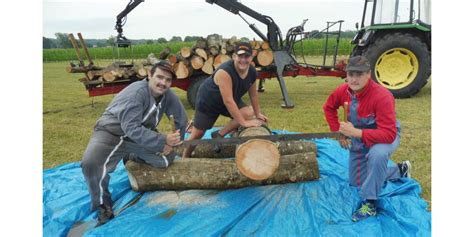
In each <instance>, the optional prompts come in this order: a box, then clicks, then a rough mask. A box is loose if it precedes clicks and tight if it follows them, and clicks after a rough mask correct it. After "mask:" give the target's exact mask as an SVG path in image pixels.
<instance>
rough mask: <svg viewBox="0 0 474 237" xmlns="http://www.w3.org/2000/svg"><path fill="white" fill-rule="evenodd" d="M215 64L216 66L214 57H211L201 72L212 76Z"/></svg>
mask: <svg viewBox="0 0 474 237" xmlns="http://www.w3.org/2000/svg"><path fill="white" fill-rule="evenodd" d="M213 64H214V56H212V55H209V57H208V58H207V60H206V62H204V65H203V66H202V68H201V70H202V71H203V72H205V73H206V74H209V75H211V74H212V73H213V72H214V66H213Z"/></svg>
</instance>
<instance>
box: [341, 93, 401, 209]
mask: <svg viewBox="0 0 474 237" xmlns="http://www.w3.org/2000/svg"><path fill="white" fill-rule="evenodd" d="M358 105H359V103H358V101H357V98H356V97H355V96H351V103H350V116H349V121H350V122H351V123H352V124H353V125H354V127H355V128H359V129H364V128H369V129H375V128H376V127H377V125H376V123H375V118H374V117H370V118H362V119H358V116H357V106H358ZM396 126H397V136H396V138H395V140H394V141H393V142H392V143H391V144H384V143H379V144H375V145H373V146H372V147H370V148H367V147H366V146H365V145H364V143H363V142H362V139H360V138H352V145H351V148H350V149H349V151H350V155H349V183H350V184H351V185H352V186H356V187H359V188H360V189H359V196H360V197H361V198H362V199H365V200H367V199H369V200H376V199H378V197H379V194H380V191H381V190H382V187H383V184H384V183H385V181H387V180H394V179H398V178H400V171H399V169H398V167H397V166H394V167H388V166H387V165H388V161H389V160H390V156H391V155H392V153H393V152H394V151H395V150H396V149H397V148H398V146H399V145H400V122H398V121H397V125H396Z"/></svg>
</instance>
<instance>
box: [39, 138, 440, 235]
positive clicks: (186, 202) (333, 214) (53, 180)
mask: <svg viewBox="0 0 474 237" xmlns="http://www.w3.org/2000/svg"><path fill="white" fill-rule="evenodd" d="M277 132H278V133H282V131H277ZM209 134H210V133H209V131H208V133H206V137H209ZM314 142H315V143H316V145H317V148H318V154H317V159H318V164H319V169H320V174H321V178H320V179H319V180H317V181H311V182H302V183H293V184H283V185H268V186H258V187H246V188H241V189H234V190H226V191H215V190H187V191H180V192H175V191H156V192H147V193H145V194H143V196H142V197H141V198H140V199H139V201H138V202H137V203H136V204H135V205H133V206H130V207H129V208H127V209H125V210H124V211H123V212H121V213H120V214H119V215H118V216H116V217H115V218H114V219H112V220H111V221H110V222H108V223H107V224H105V225H102V226H100V227H97V228H94V225H95V220H94V219H95V218H96V213H95V212H94V213H91V211H90V197H89V193H88V191H87V186H86V184H85V182H84V177H83V176H82V171H81V168H80V163H79V162H75V163H69V164H65V165H62V166H59V167H56V168H53V169H48V170H45V171H44V173H43V235H44V236H66V235H67V234H68V232H69V231H70V229H71V228H72V227H73V226H79V227H80V228H79V227H77V228H75V229H82V230H81V232H83V234H84V236H177V235H179V236H222V235H226V236H364V237H365V236H397V237H398V236H431V213H430V212H428V211H427V203H426V202H425V201H424V200H423V199H422V198H421V197H420V194H421V187H420V185H419V184H418V183H417V182H416V181H415V180H413V179H408V178H403V179H401V180H399V181H396V182H388V183H387V184H386V186H385V187H384V189H383V191H382V194H381V197H380V200H379V207H380V208H379V214H378V215H377V216H376V217H371V218H368V219H366V220H363V221H360V222H356V223H354V222H352V221H351V215H352V212H353V211H354V210H355V209H356V208H357V205H358V202H359V199H358V195H357V189H356V188H354V187H350V186H349V183H348V168H347V167H348V151H346V150H344V149H342V148H341V147H340V146H339V144H338V143H337V141H334V140H331V139H317V140H315V141H314ZM391 165H393V164H391ZM109 189H110V192H111V193H112V198H113V200H114V207H113V209H114V211H115V212H117V211H118V210H120V209H121V208H122V207H124V206H125V205H126V204H127V203H129V202H131V201H132V200H134V199H135V198H136V197H137V196H138V195H140V193H137V192H134V191H132V190H131V187H130V184H129V181H128V177H127V172H126V170H125V168H124V166H123V164H122V162H120V165H119V166H118V167H117V169H116V170H115V172H114V173H112V175H111V182H110V187H109Z"/></svg>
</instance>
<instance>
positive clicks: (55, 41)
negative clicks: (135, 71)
mask: <svg viewBox="0 0 474 237" xmlns="http://www.w3.org/2000/svg"><path fill="white" fill-rule="evenodd" d="M355 34H356V31H342V32H341V37H342V38H352V37H354V35H355ZM54 35H55V38H47V37H44V36H43V49H54V48H63V49H67V48H72V45H71V42H70V41H69V39H68V37H67V33H60V32H58V33H56V34H54ZM213 35H216V36H219V37H221V38H222V36H221V35H219V34H213ZM309 37H311V38H316V39H318V38H322V37H324V35H323V34H320V32H319V31H317V30H315V31H311V32H310V33H309ZM332 37H334V36H332ZM76 38H77V37H76ZM199 38H201V36H186V37H184V39H183V38H182V37H181V36H173V37H171V38H170V39H169V40H167V39H166V38H164V37H159V38H158V39H132V40H131V41H132V44H133V45H139V44H157V43H158V44H159V43H169V42H195V41H197V40H198V39H199ZM240 40H243V41H249V39H248V38H246V37H242V38H240ZM84 41H85V44H86V45H87V47H89V48H100V47H111V46H113V45H114V42H115V36H113V35H111V36H109V38H108V39H84Z"/></svg>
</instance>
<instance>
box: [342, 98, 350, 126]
mask: <svg viewBox="0 0 474 237" xmlns="http://www.w3.org/2000/svg"><path fill="white" fill-rule="evenodd" d="M348 113H349V102H347V101H346V102H344V113H343V120H342V121H344V122H346V123H347V114H348Z"/></svg>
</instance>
